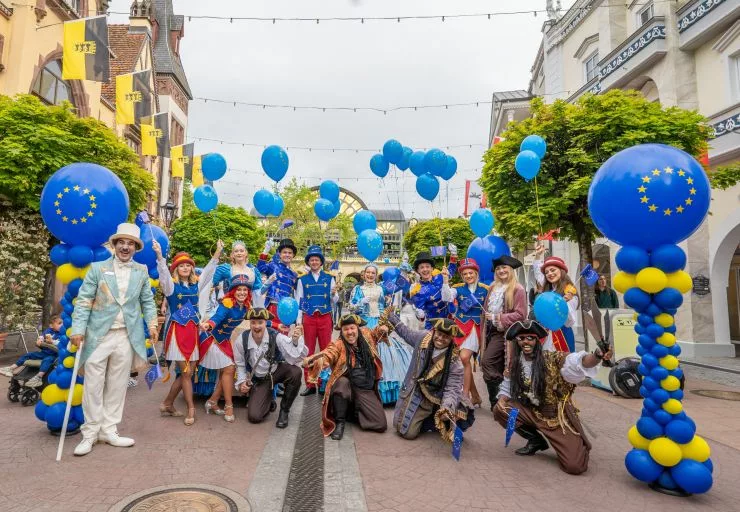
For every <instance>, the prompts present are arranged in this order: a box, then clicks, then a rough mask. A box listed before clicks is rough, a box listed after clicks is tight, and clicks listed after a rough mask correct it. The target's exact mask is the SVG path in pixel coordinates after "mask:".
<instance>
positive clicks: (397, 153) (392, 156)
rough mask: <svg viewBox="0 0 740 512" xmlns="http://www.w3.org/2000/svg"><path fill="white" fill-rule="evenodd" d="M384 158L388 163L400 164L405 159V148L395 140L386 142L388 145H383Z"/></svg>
mask: <svg viewBox="0 0 740 512" xmlns="http://www.w3.org/2000/svg"><path fill="white" fill-rule="evenodd" d="M383 156H384V157H385V159H386V160H387V161H388V162H390V163H392V164H394V165H395V164H398V162H400V161H401V158H402V157H403V146H402V145H401V143H400V142H398V141H397V140H395V139H391V140H389V141H386V143H385V144H383Z"/></svg>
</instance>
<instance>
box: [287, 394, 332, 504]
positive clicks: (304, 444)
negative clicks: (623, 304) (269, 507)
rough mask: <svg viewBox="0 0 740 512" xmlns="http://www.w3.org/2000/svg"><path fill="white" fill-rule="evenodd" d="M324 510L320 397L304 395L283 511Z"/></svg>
mask: <svg viewBox="0 0 740 512" xmlns="http://www.w3.org/2000/svg"><path fill="white" fill-rule="evenodd" d="M322 510H324V434H323V433H322V431H321V400H320V395H319V398H317V397H316V396H309V397H306V400H304V402H303V415H302V416H301V423H300V425H299V426H298V437H297V438H296V442H295V449H294V451H293V461H292V462H291V464H290V475H289V476H288V485H287V488H286V490H285V500H284V501H283V512H299V511H300V512H320V511H322Z"/></svg>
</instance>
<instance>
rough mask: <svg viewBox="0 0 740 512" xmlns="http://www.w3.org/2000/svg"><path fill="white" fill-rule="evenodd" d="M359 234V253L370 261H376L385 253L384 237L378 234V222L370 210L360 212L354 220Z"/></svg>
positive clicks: (353, 225)
mask: <svg viewBox="0 0 740 512" xmlns="http://www.w3.org/2000/svg"><path fill="white" fill-rule="evenodd" d="M352 227H353V228H354V230H355V233H356V234H357V251H358V252H359V253H360V255H361V256H362V257H363V258H365V259H366V260H368V261H375V259H376V258H377V257H378V256H380V254H381V253H382V252H383V237H382V236H381V235H380V233H378V231H377V227H378V221H377V220H376V218H375V214H373V212H371V211H369V210H360V211H359V212H357V213H356V214H355V216H354V218H353V219H352Z"/></svg>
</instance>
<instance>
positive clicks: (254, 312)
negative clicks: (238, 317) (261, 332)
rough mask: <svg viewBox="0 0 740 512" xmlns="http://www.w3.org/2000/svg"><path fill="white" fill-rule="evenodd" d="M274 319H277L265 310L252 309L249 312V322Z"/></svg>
mask: <svg viewBox="0 0 740 512" xmlns="http://www.w3.org/2000/svg"><path fill="white" fill-rule="evenodd" d="M273 318H275V315H273V314H272V313H270V312H269V311H267V310H266V309H265V308H252V309H250V310H249V311H247V320H265V321H270V320H272V319H273Z"/></svg>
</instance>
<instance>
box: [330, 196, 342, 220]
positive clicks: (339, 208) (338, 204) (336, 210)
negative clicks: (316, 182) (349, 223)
mask: <svg viewBox="0 0 740 512" xmlns="http://www.w3.org/2000/svg"><path fill="white" fill-rule="evenodd" d="M333 205H334V210H333V212H334V213H333V215H332V216H331V218H332V219H333V218H334V217H336V216H337V215H339V213H340V212H341V211H342V202H341V201H340V200H339V199H337V200H336V201H334V203H333Z"/></svg>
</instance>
